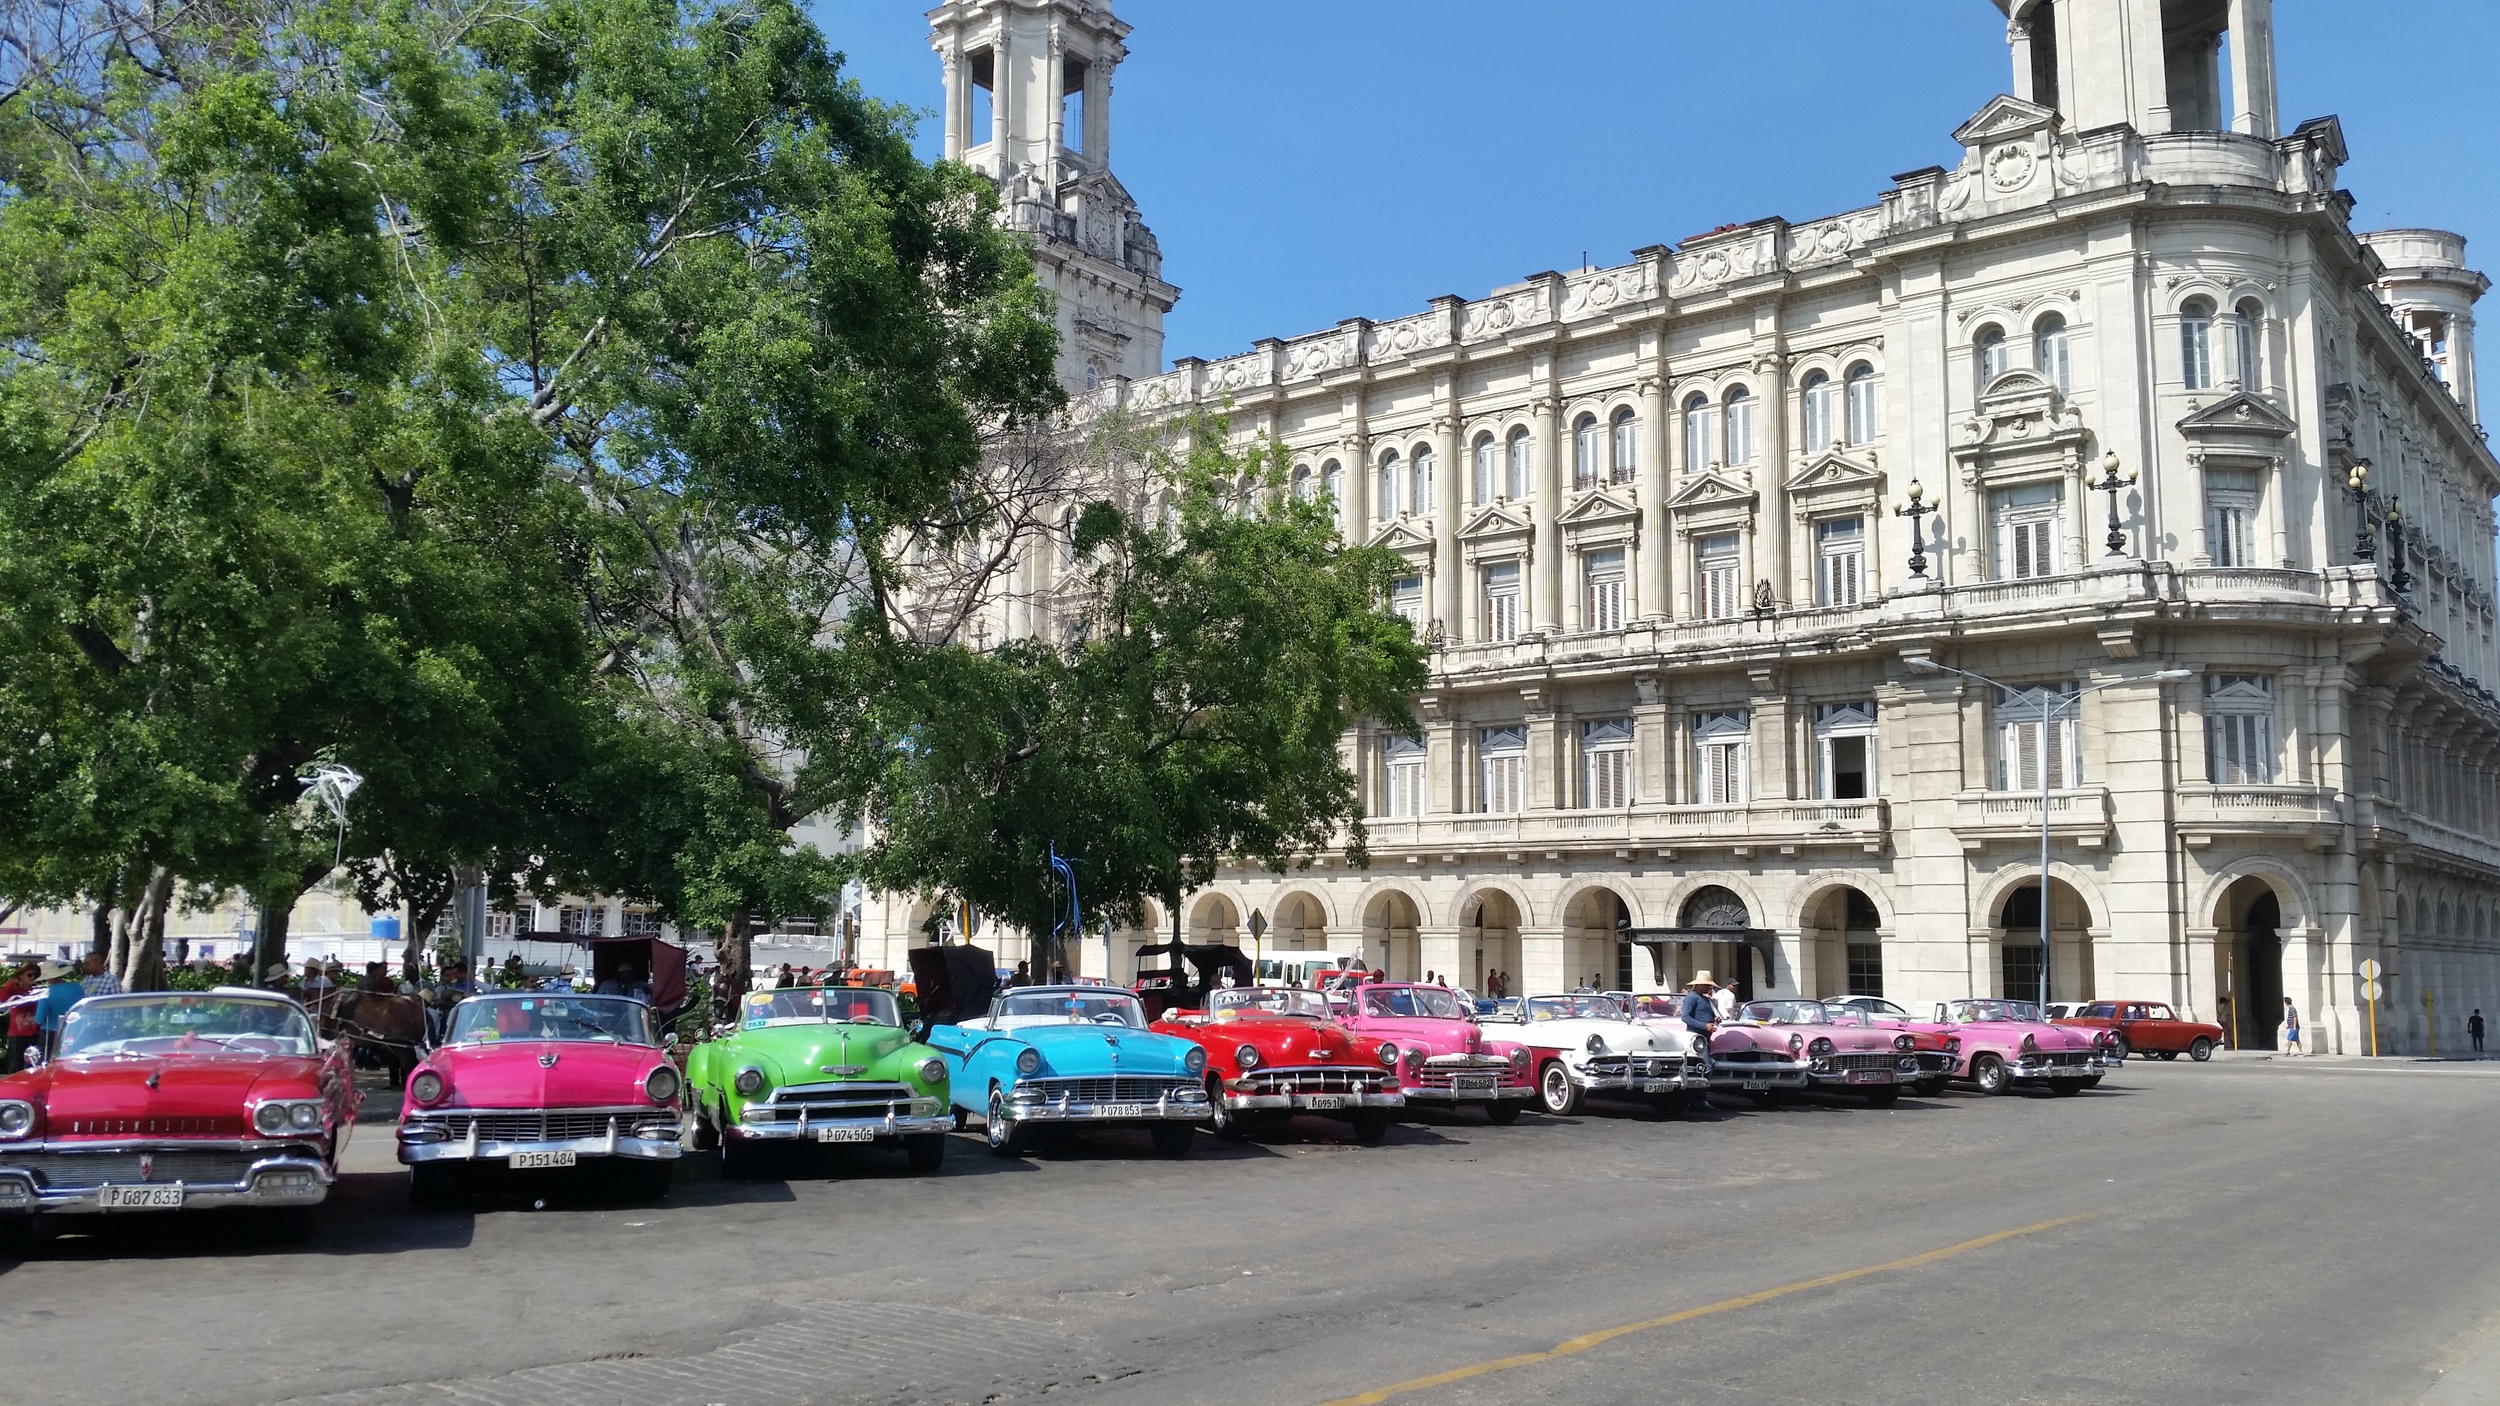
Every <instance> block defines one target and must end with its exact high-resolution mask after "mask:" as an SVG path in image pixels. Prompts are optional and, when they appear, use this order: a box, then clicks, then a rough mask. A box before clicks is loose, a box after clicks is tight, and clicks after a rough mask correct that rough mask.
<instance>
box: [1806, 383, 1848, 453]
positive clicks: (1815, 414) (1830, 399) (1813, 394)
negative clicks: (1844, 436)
mask: <svg viewBox="0 0 2500 1406" xmlns="http://www.w3.org/2000/svg"><path fill="white" fill-rule="evenodd" d="M1839 403H1840V388H1839V387H1838V386H1835V385H1833V384H1832V383H1831V382H1830V381H1829V380H1828V379H1817V380H1816V381H1815V382H1814V384H1812V385H1810V386H1808V387H1806V390H1805V431H1806V434H1805V440H1806V442H1805V445H1804V449H1805V452H1806V454H1807V455H1808V457H1811V456H1813V455H1816V454H1820V453H1822V452H1823V451H1824V450H1826V449H1829V448H1830V447H1831V446H1832V444H1833V442H1834V441H1836V440H1838V439H1839V438H1840V436H1839V435H1837V434H1835V433H1833V431H1832V425H1833V421H1834V418H1835V417H1834V415H1833V413H1832V412H1833V410H1834V409H1835V408H1836V407H1837V406H1838V405H1839Z"/></svg>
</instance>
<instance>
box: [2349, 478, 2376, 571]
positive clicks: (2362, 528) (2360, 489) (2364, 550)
mask: <svg viewBox="0 0 2500 1406" xmlns="http://www.w3.org/2000/svg"><path fill="white" fill-rule="evenodd" d="M2344 486H2345V487H2347V488H2349V489H2351V490H2352V557H2353V560H2355V561H2368V560H2370V559H2371V558H2373V557H2375V556H2377V555H2378V544H2377V543H2376V542H2373V541H2371V540H2370V461H2369V460H2367V459H2355V460H2353V461H2352V471H2351V472H2350V473H2347V474H2345V475H2344Z"/></svg>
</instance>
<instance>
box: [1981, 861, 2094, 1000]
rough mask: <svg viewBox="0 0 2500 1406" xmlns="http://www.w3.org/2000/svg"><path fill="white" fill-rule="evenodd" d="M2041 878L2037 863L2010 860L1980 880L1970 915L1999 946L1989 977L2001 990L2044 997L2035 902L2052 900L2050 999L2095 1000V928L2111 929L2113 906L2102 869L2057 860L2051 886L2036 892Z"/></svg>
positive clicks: (2052, 867)
mask: <svg viewBox="0 0 2500 1406" xmlns="http://www.w3.org/2000/svg"><path fill="white" fill-rule="evenodd" d="M2039 884H2040V867H2039V866H2038V865H2037V864H2029V865H2024V864H2009V865H2007V866H2006V867H2004V868H2003V869H2000V870H1998V871H1997V872H1996V873H1995V874H1993V875H1991V876H1990V877H1989V879H1988V881H1987V882H1986V884H1985V885H1984V886H1983V887H1982V889H1981V895H1982V902H1981V903H1980V904H1979V906H1978V907H1977V909H1976V911H1975V913H1974V915H1973V919H1972V922H1973V926H1976V927H1980V928H1983V929H1985V930H1986V931H1987V932H1988V934H1989V946H1990V947H1991V948H1992V949H1993V950H1992V952H1991V954H1990V960H1989V962H1988V964H1987V967H1986V976H1985V977H1984V979H1985V980H1986V981H1987V982H1988V983H1989V985H1990V987H1991V989H1993V990H1994V991H1995V992H1996V994H1998V995H2001V996H2005V997H2008V998H2011V999H2013V1000H2018V1001H2020V1000H2037V999H2039V995H2040V958H2039V951H2040V949H2039V938H2038V924H2039V916H2038V915H2039V912H2040V910H2039V908H2038V907H2037V906H2035V905H2036V904H2038V903H2040V902H2043V901H2045V902H2047V903H2048V904H2049V905H2050V909H2049V953H2050V954H2049V969H2048V999H2050V1000H2052V1001H2074V1000H2090V999H2091V998H2092V996H2093V995H2094V994H2095V991H2096V989H2097V987H2096V982H2095V976H2096V968H2097V964H2098V956H2097V954H2096V952H2095V950H2094V947H2093V935H2094V934H2095V933H2098V932H2102V931H2105V930H2106V929H2107V927H2108V918H2107V914H2108V912H2109V906H2108V903H2107V901H2106V899H2105V897H2104V896H2103V895H2102V893H2101V892H2100V885H2099V883H2098V881H2097V876H2095V875H2092V874H2090V873H2089V872H2088V871H2085V870H2081V869H2077V868H2076V867H2075V866H2073V865H2071V864H2051V865H2050V866H2049V885H2050V887H2049V889H2048V892H2047V893H2046V894H2045V895H2042V897H2040V898H2036V899H2035V898H2032V897H2030V895H2031V894H2032V893H2035V892H2037V891H2038V889H2039ZM2018 909H2019V912H2018V911H2017V910H2018ZM2017 928H2020V929H2021V931H2020V932H2017V931H2016V929H2017Z"/></svg>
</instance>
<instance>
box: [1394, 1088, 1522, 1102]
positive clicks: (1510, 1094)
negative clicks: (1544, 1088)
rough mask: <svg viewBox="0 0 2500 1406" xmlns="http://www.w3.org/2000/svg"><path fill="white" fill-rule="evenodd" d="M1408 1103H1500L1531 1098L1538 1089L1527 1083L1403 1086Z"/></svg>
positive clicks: (1402, 1090) (1402, 1089)
mask: <svg viewBox="0 0 2500 1406" xmlns="http://www.w3.org/2000/svg"><path fill="white" fill-rule="evenodd" d="M1401 1092H1402V1093H1404V1095H1405V1097H1406V1101H1407V1102H1408V1103H1499V1102H1501V1101H1502V1100H1504V1099H1513V1098H1516V1099H1530V1098H1535V1097H1536V1090H1535V1089H1534V1088H1532V1087H1530V1086H1529V1085H1526V1084H1496V1085H1494V1086H1493V1087H1492V1088H1489V1089H1456V1088H1451V1087H1450V1086H1448V1085H1446V1084H1419V1085H1416V1086H1413V1087H1411V1088H1410V1087H1405V1086H1401Z"/></svg>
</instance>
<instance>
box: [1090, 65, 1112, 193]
mask: <svg viewBox="0 0 2500 1406" xmlns="http://www.w3.org/2000/svg"><path fill="white" fill-rule="evenodd" d="M1085 82H1086V93H1085V125H1086V127H1087V129H1088V130H1087V131H1086V134H1085V159H1086V160H1088V161H1091V162H1093V163H1094V169H1095V170H1097V171H1108V170H1110V169H1111V65H1110V64H1109V63H1107V62H1106V63H1097V64H1094V65H1091V66H1089V67H1088V68H1087V69H1086V70H1085Z"/></svg>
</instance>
